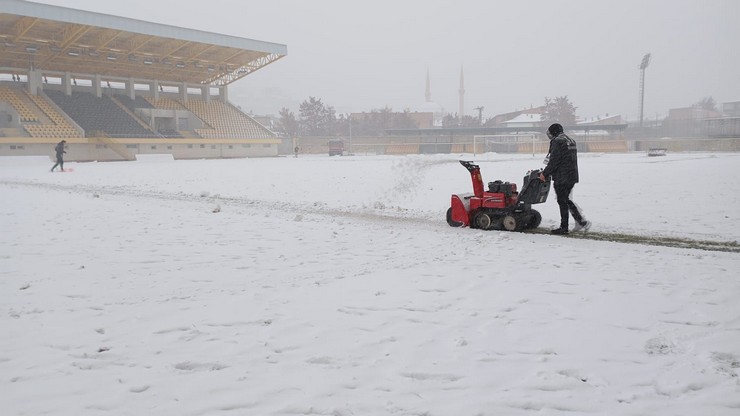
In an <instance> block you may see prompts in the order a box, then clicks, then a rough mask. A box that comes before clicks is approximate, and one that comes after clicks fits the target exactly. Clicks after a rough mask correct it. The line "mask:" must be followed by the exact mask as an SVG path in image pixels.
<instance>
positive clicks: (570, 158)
mask: <svg viewBox="0 0 740 416" xmlns="http://www.w3.org/2000/svg"><path fill="white" fill-rule="evenodd" d="M547 137H549V138H550V152H549V153H548V161H547V166H546V167H545V169H544V170H543V171H542V173H540V180H541V181H543V182H544V181H545V179H546V178H547V177H548V176H552V180H553V181H554V182H555V185H554V187H555V195H556V196H557V200H558V205H559V206H560V227H559V228H556V229H554V230H552V231H551V232H552V233H553V234H568V218H569V216H568V212H570V214H571V215H573V219H575V220H576V225H575V227H574V228H573V231H580V230H581V229H583V230H584V231H588V230H589V228H591V221H588V220H586V219H585V218H583V214H582V213H581V209H580V208H579V207H578V205H576V204H575V202H573V200H572V199H571V196H572V192H573V187H574V186H575V184H577V183H578V149H577V147H576V142H575V140H573V139H571V138H570V137H568V135H566V134H565V133H564V132H563V126H561V125H560V124H558V123H555V124H553V125H551V126H550V127H549V128H548V129H547Z"/></svg>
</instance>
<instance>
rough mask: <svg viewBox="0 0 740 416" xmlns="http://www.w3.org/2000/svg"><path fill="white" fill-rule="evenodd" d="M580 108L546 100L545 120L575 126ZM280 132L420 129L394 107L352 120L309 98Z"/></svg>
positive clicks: (283, 117)
mask: <svg viewBox="0 0 740 416" xmlns="http://www.w3.org/2000/svg"><path fill="white" fill-rule="evenodd" d="M576 108H577V107H575V106H574V105H573V104H572V103H571V102H570V100H569V99H568V97H567V96H563V97H556V98H554V99H550V98H548V97H545V104H544V108H543V112H542V120H543V122H545V123H549V122H559V123H561V124H573V123H575V119H576V116H575V112H576ZM279 116H280V117H279V120H278V130H279V132H281V133H283V134H284V135H286V136H288V137H309V136H325V137H347V136H349V135H350V134H352V135H356V136H381V135H383V134H384V133H385V131H386V130H391V129H414V128H419V125H418V123H417V121H415V120H414V118H413V117H412V116H411V112H410V110H408V109H406V110H403V111H401V112H397V111H393V109H392V108H390V107H383V108H379V109H373V110H370V112H368V113H362V116H361V117H352V118H351V117H350V114H342V113H340V114H337V113H336V111H335V110H334V107H332V106H331V105H328V104H326V103H324V102H322V101H321V98H316V97H309V98H308V99H307V100H305V101H303V102H302V103H301V104H300V106H299V108H298V114H296V113H294V112H293V111H291V110H290V109H288V108H286V107H283V108H282V109H281V110H280V113H279ZM492 123H493V118H488V119H486V120H482V117H481V114H480V113H479V116H478V117H474V116H463V117H462V118H461V117H460V116H459V115H458V114H456V113H455V114H446V115H445V116H444V117H443V119H442V126H443V127H479V126H491V125H492Z"/></svg>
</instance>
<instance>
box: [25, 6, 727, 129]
mask: <svg viewBox="0 0 740 416" xmlns="http://www.w3.org/2000/svg"><path fill="white" fill-rule="evenodd" d="M37 2H39V3H46V4H53V5H57V6H63V7H70V8H76V9H82V10H88V11H92V12H97V13H107V14H112V15H117V16H123V17H128V18H133V19H138V20H144V21H151V22H155V23H161V24H169V25H174V26H181V27H186V28H191V29H198V30H204V31H208V32H215V33H222V34H227V35H232V36H237V37H244V38H250V39H256V40H260V41H265V42H274V43H280V44H285V45H287V47H288V55H287V56H286V57H284V58H282V59H280V60H278V61H277V62H275V63H273V64H271V65H268V66H267V67H265V68H262V69H260V70H259V71H257V72H255V73H254V74H251V75H249V76H247V77H245V78H243V79H241V80H239V81H237V82H235V83H234V84H231V85H230V89H229V100H230V101H231V102H233V103H234V104H236V105H239V106H240V107H241V108H242V109H243V110H244V111H246V112H252V113H254V114H259V115H267V114H273V115H275V114H277V113H278V112H279V110H280V109H281V108H283V107H286V108H288V109H290V110H292V111H296V110H297V109H298V106H299V104H300V103H301V102H303V101H305V100H306V99H307V98H308V97H316V98H320V99H321V100H322V101H323V102H324V103H325V104H326V105H330V106H333V107H334V108H335V110H336V112H337V113H350V112H363V111H370V110H373V109H380V108H384V107H389V108H392V109H393V110H396V111H403V110H405V109H409V110H411V111H414V110H416V109H418V108H419V107H421V105H422V104H423V103H424V101H425V84H426V77H427V72H428V74H429V80H430V83H431V98H432V101H434V102H436V103H438V104H439V105H441V106H442V107H443V108H444V111H445V113H452V114H455V113H458V112H459V93H458V90H459V86H460V73H461V70H462V71H464V82H465V114H466V115H476V116H477V111H476V110H474V108H475V107H481V106H482V107H484V110H483V118H484V119H486V118H489V117H492V116H494V115H496V114H500V113H505V112H510V111H514V110H518V109H523V108H529V107H531V106H539V105H542V104H543V103H544V98H545V97H546V96H547V97H558V96H568V98H569V99H570V101H571V102H572V103H573V104H574V105H575V106H576V107H577V111H576V114H577V115H578V116H579V117H581V118H591V117H596V116H603V115H605V114H607V113H608V114H610V115H615V114H621V115H622V116H623V117H625V118H626V119H628V120H635V119H638V118H639V114H638V112H639V106H638V105H639V102H638V100H639V64H640V61H641V60H642V57H643V56H644V55H645V54H646V53H651V54H652V60H651V62H650V66H649V67H648V68H647V70H646V76H645V111H644V116H645V118H646V119H653V118H662V117H665V115H666V114H667V112H668V109H669V108H676V107H688V106H691V105H693V104H696V103H698V102H699V101H701V100H702V99H703V98H706V97H712V98H713V99H714V100H715V102H717V103H718V104H719V107H720V108H721V103H723V102H727V101H737V100H740V71H738V69H740V49H738V41H740V23H738V16H740V2H738V1H736V0H708V1H707V0H704V1H698V0H696V1H693V0H642V1H637V0H620V1H616V0H602V1H598V2H596V1H587V0H561V1H547V0H528V1H485V0H458V1H447V0H423V1H422V0H407V1H389V0H375V1H373V2H347V1H339V0H313V1H301V0H283V1H280V0H278V1H267V0H262V1H239V0H211V1H194V0H181V1H179V2H175V3H172V2H159V1H152V0H127V1H105V2H103V1H99V0H45V1H37Z"/></svg>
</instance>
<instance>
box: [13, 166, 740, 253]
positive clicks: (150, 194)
mask: <svg viewBox="0 0 740 416" xmlns="http://www.w3.org/2000/svg"><path fill="white" fill-rule="evenodd" d="M0 184H2V185H6V186H26V187H31V188H41V189H47V190H52V191H59V192H74V193H77V194H86V193H91V194H105V195H114V196H130V197H137V198H147V199H159V200H167V201H182V202H198V203H211V204H214V203H217V204H228V205H238V206H242V207H251V208H256V209H269V210H273V211H281V212H284V213H287V214H290V213H295V214H303V215H320V216H328V217H341V218H347V219H356V220H363V221H371V222H372V221H376V222H377V221H380V222H396V223H399V224H407V225H413V226H415V227H420V226H422V227H426V228H437V227H439V224H440V223H441V221H442V220H441V219H440V220H439V221H437V220H435V219H433V218H430V217H429V215H428V214H424V215H419V213H416V212H413V211H409V212H408V213H407V214H405V215H404V212H401V211H397V212H395V213H394V215H390V214H385V213H379V212H376V211H358V210H345V209H340V208H330V207H326V206H325V205H324V204H318V203H313V204H312V203H303V204H298V203H294V202H284V201H279V202H276V201H266V200H259V199H250V198H242V197H228V196H220V195H218V196H217V195H213V196H211V195H207V196H203V195H196V194H188V193H184V192H178V193H171V192H162V191H151V190H148V191H147V190H141V189H132V188H128V187H123V186H116V187H110V186H105V187H104V186H92V185H79V184H77V185H59V184H49V183H37V182H22V181H10V180H2V181H0ZM468 231H469V230H468ZM493 232H496V231H493ZM499 232H504V231H499ZM522 233H523V234H548V235H549V230H545V229H542V228H537V229H534V230H527V231H524V232H522ZM554 238H576V239H587V240H596V241H605V242H612V243H625V244H641V245H652V246H662V247H672V248H684V249H695V250H705V251H719V252H730V253H740V244H739V243H738V242H737V241H709V240H696V239H692V238H688V237H665V236H646V235H638V234H628V233H624V232H586V233H572V234H569V235H567V236H557V237H554Z"/></svg>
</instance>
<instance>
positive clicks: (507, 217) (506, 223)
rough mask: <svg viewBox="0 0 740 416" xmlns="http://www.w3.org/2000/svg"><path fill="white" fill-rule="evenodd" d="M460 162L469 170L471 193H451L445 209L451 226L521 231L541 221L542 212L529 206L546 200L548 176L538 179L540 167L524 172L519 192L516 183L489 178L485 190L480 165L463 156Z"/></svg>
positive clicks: (548, 185)
mask: <svg viewBox="0 0 740 416" xmlns="http://www.w3.org/2000/svg"><path fill="white" fill-rule="evenodd" d="M460 164H461V165H463V166H465V168H466V169H467V170H468V171H469V172H470V178H471V179H472V181H473V193H472V194H471V193H465V194H453V195H452V202H451V206H450V209H448V210H447V223H448V224H450V226H452V227H464V226H469V227H470V228H479V229H481V230H506V231H522V230H528V229H531V228H537V226H539V225H540V222H541V221H542V215H540V213H539V212H537V211H536V210H534V209H532V205H533V204H541V203H543V202H545V201H547V194H548V193H549V192H550V178H547V180H546V181H545V182H542V181H540V179H539V176H540V173H541V172H542V169H537V170H530V171H529V172H527V175H526V176H524V184H523V185H522V189H521V191H519V192H517V188H516V184H515V183H509V182H502V181H500V180H497V181H494V182H488V191H485V190H484V189H483V178H482V177H481V175H480V167H479V166H478V165H476V164H475V163H473V162H468V161H463V160H461V161H460Z"/></svg>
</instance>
